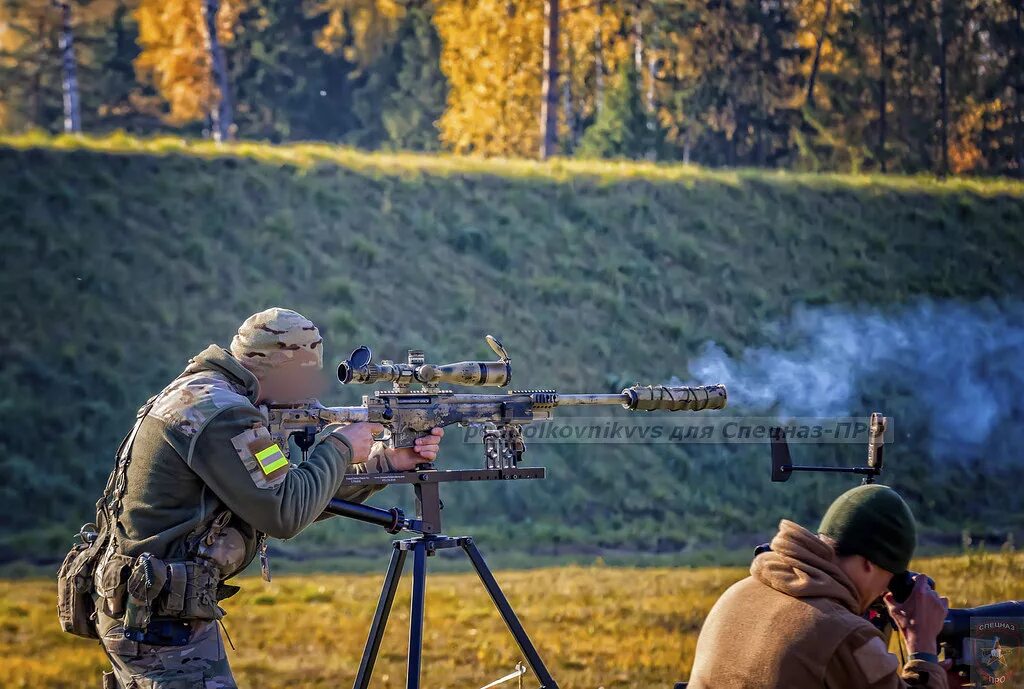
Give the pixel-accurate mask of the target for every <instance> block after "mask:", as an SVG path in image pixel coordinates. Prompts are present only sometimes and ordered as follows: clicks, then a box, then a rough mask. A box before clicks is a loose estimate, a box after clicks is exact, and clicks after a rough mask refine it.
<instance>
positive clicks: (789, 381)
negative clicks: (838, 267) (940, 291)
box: [690, 300, 1024, 459]
mask: <svg viewBox="0 0 1024 689" xmlns="http://www.w3.org/2000/svg"><path fill="white" fill-rule="evenodd" d="M768 332H770V333H772V334H773V339H775V340H776V341H778V339H781V340H782V341H785V342H791V343H792V344H791V346H787V347H784V348H779V349H774V348H769V347H751V348H748V349H745V350H744V351H743V352H742V353H741V354H739V355H738V356H737V357H735V358H733V357H730V356H729V355H728V354H726V352H725V351H724V350H723V349H722V348H721V347H720V346H718V345H717V344H715V343H714V342H708V343H707V344H706V345H705V347H704V349H703V351H702V352H701V354H700V355H699V356H698V357H697V358H696V359H694V360H692V361H691V362H690V372H691V374H692V375H693V376H694V377H695V378H696V379H697V380H700V381H703V382H721V383H724V384H725V385H726V386H727V387H728V389H729V405H730V407H734V408H737V409H740V410H744V411H750V412H768V413H775V414H778V415H779V416H781V417H787V416H846V415H863V416H866V415H867V414H868V413H870V412H871V411H883V412H886V413H890V414H891V413H892V411H893V410H892V409H889V410H886V409H885V402H886V400H885V398H884V396H883V395H882V391H883V390H888V391H890V393H894V392H898V393H903V394H907V395H910V396H911V398H912V399H913V405H912V408H911V410H910V414H911V415H916V414H917V413H918V412H920V413H921V414H923V415H925V416H926V418H927V425H928V428H929V431H930V438H931V441H930V442H929V443H928V446H929V448H930V451H931V452H932V453H933V455H935V456H937V457H940V458H943V459H949V458H951V457H952V456H954V455H957V454H963V453H965V452H966V453H975V454H977V453H981V452H997V453H999V454H1002V455H1011V456H1009V457H1004V458H1006V459H1016V458H1017V457H1018V456H1019V455H1020V454H1021V450H1019V449H1017V448H1022V447H1024V423H1021V421H1022V416H1024V415H1022V414H1021V411H1022V407H1024V404H1022V402H1021V397H1022V395H1024V302H1021V301H1016V300H1014V301H998V302H997V301H993V300H983V301H979V302H973V303H965V302H961V301H936V300H921V301H918V302H915V303H911V304H909V305H902V306H899V307H896V308H892V309H881V308H853V309H851V308H841V307H837V306H826V307H807V306H801V307H799V308H797V309H796V310H795V311H794V312H793V314H792V315H791V317H790V318H788V319H787V320H786V321H784V322H780V323H774V324H770V325H769V326H768ZM865 401H867V402H869V403H870V404H872V405H873V406H872V408H865V407H864V406H863V405H864V404H865ZM904 406H905V407H906V405H904ZM907 420H908V419H904V422H906V421H907ZM895 426H896V433H897V438H900V418H898V417H897V418H896V419H895Z"/></svg>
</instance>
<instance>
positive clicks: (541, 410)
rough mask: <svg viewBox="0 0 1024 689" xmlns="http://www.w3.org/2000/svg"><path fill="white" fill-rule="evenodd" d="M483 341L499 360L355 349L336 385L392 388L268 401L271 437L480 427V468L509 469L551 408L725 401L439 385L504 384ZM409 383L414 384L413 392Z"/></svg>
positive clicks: (644, 390) (677, 407)
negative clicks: (332, 399)
mask: <svg viewBox="0 0 1024 689" xmlns="http://www.w3.org/2000/svg"><path fill="white" fill-rule="evenodd" d="M487 343H488V344H489V345H490V346H491V348H492V349H493V350H494V351H495V353H497V354H498V356H499V360H498V361H462V362H458V363H452V364H444V365H433V364H427V363H425V362H424V357H423V352H422V351H419V350H410V352H409V357H408V363H405V364H401V363H394V362H391V361H381V362H380V363H379V364H374V363H372V354H371V352H370V350H369V348H367V347H360V348H358V349H356V350H355V351H354V352H352V355H351V356H350V357H349V358H348V359H347V360H346V361H345V362H343V363H342V364H341V365H340V366H339V367H338V378H339V380H341V382H342V383H346V384H347V383H353V382H355V383H376V382H378V381H390V382H392V383H393V388H392V389H391V390H386V391H385V390H378V391H376V392H374V394H373V395H366V396H364V397H363V403H362V405H361V406H356V407H325V406H323V405H321V404H320V403H319V402H317V401H316V400H310V401H309V402H306V403H302V404H298V405H286V406H285V405H280V406H279V405H268V407H267V409H266V413H267V416H268V418H269V425H270V430H271V435H272V436H274V438H275V440H277V441H278V443H279V444H280V445H281V446H282V447H286V446H287V439H288V438H289V437H290V436H292V435H296V436H298V437H297V441H298V444H299V446H300V447H304V443H305V446H308V443H310V442H312V436H313V435H315V433H316V432H317V431H319V430H320V429H322V428H323V427H324V426H326V425H327V424H331V423H352V422H357V421H371V422H375V423H380V424H383V425H384V426H385V427H386V429H387V431H386V434H385V437H384V438H383V439H384V440H385V441H386V442H387V443H388V445H389V446H390V447H395V448H402V447H412V446H413V444H414V442H415V440H416V438H418V437H421V436H424V435H427V434H429V433H430V430H431V429H432V428H434V427H444V426H450V425H453V424H458V425H460V426H470V425H480V426H482V427H483V442H484V448H485V457H486V468H488V469H502V468H514V467H516V466H517V465H518V463H519V461H520V460H521V459H522V455H523V452H524V451H525V450H526V446H525V443H524V440H523V436H522V426H523V425H525V424H528V423H533V422H535V421H544V420H547V419H549V418H551V415H552V413H553V411H554V409H555V408H556V407H580V406H600V405H606V406H607V405H622V406H623V407H624V408H626V409H630V410H634V411H656V410H662V411H701V410H704V409H721V408H723V407H724V406H725V404H726V396H727V395H726V390H725V386H723V385H704V386H696V387H688V386H682V385H633V386H632V387H628V388H625V389H624V390H622V391H621V392H619V393H591V394H561V393H558V392H556V391H554V390H512V391H511V392H508V393H506V394H492V395H488V394H477V393H462V392H453V391H451V390H441V389H439V387H438V386H439V384H440V383H454V384H460V385H478V386H481V385H482V386H496V387H504V386H506V385H508V384H509V382H510V381H511V378H512V366H511V362H510V360H509V357H508V354H507V352H506V351H505V348H504V347H502V345H501V343H500V342H498V340H496V339H495V338H493V337H491V336H490V335H488V336H487ZM413 384H419V385H420V388H421V389H418V390H412V389H411V386H412V385H413Z"/></svg>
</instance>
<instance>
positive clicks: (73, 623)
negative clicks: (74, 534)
mask: <svg viewBox="0 0 1024 689" xmlns="http://www.w3.org/2000/svg"><path fill="white" fill-rule="evenodd" d="M79 535H80V537H81V542H79V543H76V544H75V545H74V546H72V548H71V551H70V552H69V553H68V554H67V556H66V557H65V558H64V562H63V564H61V566H60V569H59V570H58V571H57V618H58V620H59V621H60V627H61V629H63V630H64V631H66V632H68V633H70V634H75V635H76V636H84V637H85V638H87V639H98V638H99V634H98V633H97V631H96V624H95V612H96V611H95V607H94V604H93V598H92V584H93V575H94V573H95V569H96V562H97V560H99V558H100V556H101V555H102V554H103V546H104V543H105V540H106V539H103V538H99V537H98V534H97V532H96V527H95V525H93V524H86V525H85V526H83V527H82V529H81V531H80V532H79Z"/></svg>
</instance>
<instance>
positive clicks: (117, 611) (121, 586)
mask: <svg viewBox="0 0 1024 689" xmlns="http://www.w3.org/2000/svg"><path fill="white" fill-rule="evenodd" d="M131 565H132V558H130V557H129V556H127V555H120V554H117V553H113V554H111V555H110V557H109V558H107V560H106V562H104V563H103V564H102V565H101V566H99V567H98V568H97V569H96V576H95V579H94V581H95V584H96V593H97V594H99V596H100V598H101V599H102V600H103V606H104V609H103V613H104V614H106V615H107V616H108V617H113V618H117V619H120V617H121V616H122V615H124V602H125V594H126V591H127V587H128V576H129V575H130V574H131Z"/></svg>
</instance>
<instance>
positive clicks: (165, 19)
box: [135, 0, 245, 124]
mask: <svg viewBox="0 0 1024 689" xmlns="http://www.w3.org/2000/svg"><path fill="white" fill-rule="evenodd" d="M202 3H203V0H140V2H139V5H138V8H137V9H136V10H135V16H136V19H137V20H138V23H139V38H138V43H139V48H140V52H139V56H138V58H136V60H135V70H136V72H137V74H138V76H139V78H140V79H141V80H143V81H146V80H148V81H149V82H150V83H152V84H153V86H155V87H156V89H157V91H158V92H159V93H160V95H161V96H162V97H163V99H164V100H165V101H166V102H167V105H168V112H167V115H166V119H167V121H168V122H170V123H172V124H184V123H186V122H191V121H194V120H198V119H202V118H203V117H205V116H206V114H207V113H208V112H209V111H210V109H211V107H212V104H213V103H215V102H217V99H218V98H219V95H218V93H217V89H216V86H215V85H214V83H213V78H212V76H211V71H210V56H209V52H208V51H207V47H206V40H205V37H206V23H205V21H204V20H203V5H202ZM244 3H245V0H222V2H221V4H220V10H219V11H218V13H217V37H218V38H219V39H220V41H221V42H222V43H223V44H227V43H230V42H231V40H232V38H233V28H234V26H235V25H236V23H237V21H238V16H239V14H240V13H241V11H242V9H243V6H244Z"/></svg>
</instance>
